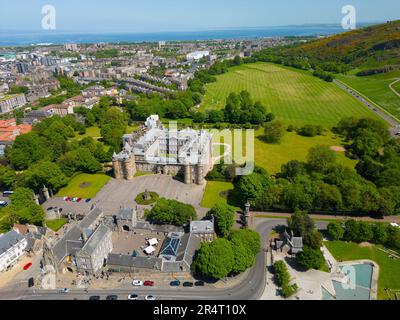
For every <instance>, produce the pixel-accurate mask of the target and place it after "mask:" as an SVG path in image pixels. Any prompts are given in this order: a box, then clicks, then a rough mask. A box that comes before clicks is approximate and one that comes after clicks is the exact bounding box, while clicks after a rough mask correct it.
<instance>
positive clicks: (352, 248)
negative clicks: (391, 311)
mask: <svg viewBox="0 0 400 320" xmlns="http://www.w3.org/2000/svg"><path fill="white" fill-rule="evenodd" d="M324 244H325V246H326V247H327V248H328V249H329V251H330V252H331V253H332V255H333V256H334V257H335V259H337V260H338V261H351V260H361V259H368V260H373V261H375V262H376V263H377V264H378V265H379V267H380V272H379V280H378V299H379V300H386V299H387V295H386V292H385V288H389V289H399V290H400V277H399V272H400V260H399V259H397V260H394V259H391V258H389V256H388V254H387V253H385V252H383V251H381V250H379V249H380V248H382V247H380V246H376V245H372V246H370V247H361V246H359V245H358V244H356V243H350V242H343V241H329V242H325V243H324Z"/></svg>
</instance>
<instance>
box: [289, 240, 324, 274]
mask: <svg viewBox="0 0 400 320" xmlns="http://www.w3.org/2000/svg"><path fill="white" fill-rule="evenodd" d="M296 260H297V263H298V264H299V265H300V266H301V267H303V268H304V269H306V270H310V269H316V270H318V269H320V268H321V267H322V266H323V265H324V263H325V259H324V256H323V254H322V252H321V250H320V249H313V248H311V247H308V246H304V247H303V251H301V252H299V253H298V254H297V256H296Z"/></svg>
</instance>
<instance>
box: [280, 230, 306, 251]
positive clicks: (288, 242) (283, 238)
mask: <svg viewBox="0 0 400 320" xmlns="http://www.w3.org/2000/svg"><path fill="white" fill-rule="evenodd" d="M275 250H279V251H281V252H286V253H289V254H292V255H296V254H297V253H299V252H300V251H303V238H302V237H295V236H294V235H293V232H292V233H291V234H289V233H287V231H286V230H285V231H284V232H283V233H282V234H281V235H280V238H279V239H276V241H275Z"/></svg>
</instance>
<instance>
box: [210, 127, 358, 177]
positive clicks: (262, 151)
mask: <svg viewBox="0 0 400 320" xmlns="http://www.w3.org/2000/svg"><path fill="white" fill-rule="evenodd" d="M262 134H263V129H260V130H258V131H257V132H256V133H255V141H254V158H255V163H256V165H258V166H260V167H263V168H264V169H266V170H267V171H268V173H270V174H276V173H278V172H280V171H281V166H282V165H283V164H285V163H287V162H289V161H291V160H299V161H306V160H307V155H308V151H309V150H310V149H311V148H312V147H315V146H317V145H324V146H329V147H332V146H342V140H341V138H339V137H337V136H336V135H334V134H333V133H331V132H327V133H325V135H323V136H316V137H312V138H311V137H303V136H300V135H298V134H297V133H295V132H286V133H285V135H284V137H283V138H282V140H281V142H280V143H279V144H273V143H265V142H264V141H262V140H261V139H260V138H259V137H260V135H262ZM214 138H215V139H214V142H219V141H218V137H214ZM218 150H219V148H218V147H216V148H214V149H213V152H214V156H216V155H217V152H218ZM245 151H246V149H245V135H244V134H243V149H242V153H243V154H244V155H245V154H246V152H245ZM221 152H222V151H221ZM336 155H337V157H336V159H337V163H340V164H342V165H344V166H346V167H349V168H352V169H354V168H355V165H356V164H357V161H354V160H351V159H349V158H348V157H346V156H345V153H344V152H336ZM236 162H237V163H240V164H241V163H243V161H236Z"/></svg>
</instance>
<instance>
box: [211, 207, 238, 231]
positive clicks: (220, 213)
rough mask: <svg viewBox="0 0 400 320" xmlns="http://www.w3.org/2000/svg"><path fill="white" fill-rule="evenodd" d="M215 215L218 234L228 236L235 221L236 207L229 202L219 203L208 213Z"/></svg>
mask: <svg viewBox="0 0 400 320" xmlns="http://www.w3.org/2000/svg"><path fill="white" fill-rule="evenodd" d="M207 216H208V217H211V216H214V218H215V224H216V229H217V230H216V231H217V233H218V235H220V236H222V237H227V236H228V235H229V233H230V231H231V228H232V226H233V224H234V223H235V209H234V208H233V207H231V206H229V205H227V204H224V203H218V204H216V205H214V207H213V208H212V209H211V210H210V211H209V212H208V213H207Z"/></svg>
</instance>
